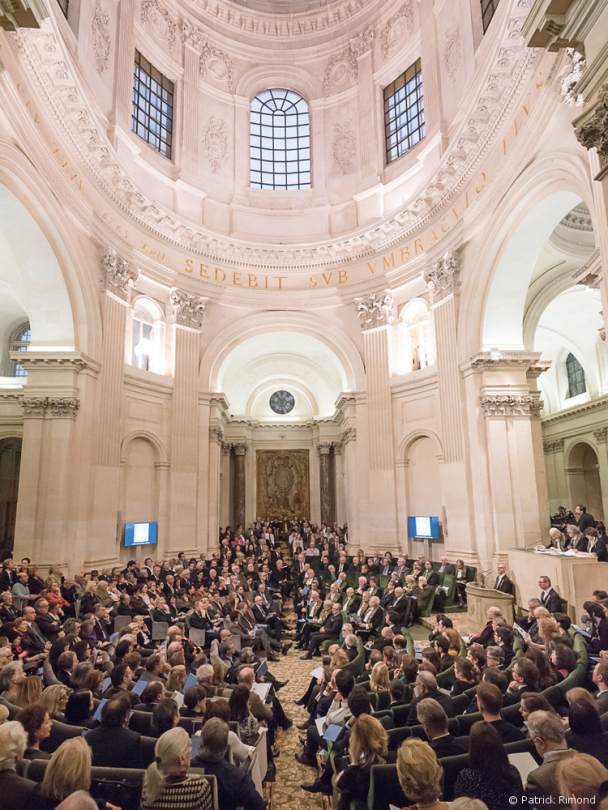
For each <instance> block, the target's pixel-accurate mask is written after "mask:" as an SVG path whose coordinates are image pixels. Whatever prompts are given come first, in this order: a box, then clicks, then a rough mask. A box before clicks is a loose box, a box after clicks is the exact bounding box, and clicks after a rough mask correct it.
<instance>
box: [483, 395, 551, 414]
mask: <svg viewBox="0 0 608 810" xmlns="http://www.w3.org/2000/svg"><path fill="white" fill-rule="evenodd" d="M479 402H480V404H481V407H482V409H483V413H484V416H485V417H486V419H487V418H493V417H494V418H495V417H506V416H523V417H527V418H528V419H540V412H541V410H542V408H543V402H542V400H541V399H540V395H538V396H535V395H534V392H531V393H530V394H525V395H522V394H509V393H489V392H487V391H484V390H483V389H482V393H481V396H480V397H479Z"/></svg>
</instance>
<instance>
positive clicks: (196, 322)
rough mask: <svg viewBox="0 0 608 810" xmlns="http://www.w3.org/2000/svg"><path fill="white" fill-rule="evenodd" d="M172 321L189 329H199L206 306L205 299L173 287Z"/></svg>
mask: <svg viewBox="0 0 608 810" xmlns="http://www.w3.org/2000/svg"><path fill="white" fill-rule="evenodd" d="M171 304H172V305H173V312H174V323H176V324H178V325H179V326H187V327H189V328H190V329H201V328H202V326H203V319H204V317H205V309H206V307H207V299H206V298H201V297H200V296H199V295H194V294H193V293H187V292H184V290H179V289H177V288H174V289H173V290H171Z"/></svg>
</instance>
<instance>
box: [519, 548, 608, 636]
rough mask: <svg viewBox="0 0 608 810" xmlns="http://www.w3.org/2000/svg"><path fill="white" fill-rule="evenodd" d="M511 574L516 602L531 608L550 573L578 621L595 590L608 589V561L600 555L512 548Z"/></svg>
mask: <svg viewBox="0 0 608 810" xmlns="http://www.w3.org/2000/svg"><path fill="white" fill-rule="evenodd" d="M508 573H509V577H510V579H511V580H512V582H513V583H514V584H515V603H516V604H517V605H519V606H520V607H521V608H522V609H523V610H527V609H528V599H534V598H537V599H540V588H539V585H538V580H539V578H540V577H541V576H548V577H549V579H550V580H551V585H552V587H553V588H555V590H556V591H557V592H558V594H559V595H560V596H561V598H562V599H565V600H566V602H567V603H568V615H569V616H570V618H571V619H572V620H573V621H576V622H578V621H579V620H580V615H581V613H583V612H584V611H583V603H584V602H586V601H587V600H588V599H591V594H592V593H593V591H594V590H599V589H601V590H608V563H601V562H598V560H597V557H596V556H595V555H593V556H592V557H578V556H576V557H573V556H569V555H566V554H556V553H550V552H546V551H545V552H537V551H534V550H527V549H523V548H512V549H510V550H509V572H508Z"/></svg>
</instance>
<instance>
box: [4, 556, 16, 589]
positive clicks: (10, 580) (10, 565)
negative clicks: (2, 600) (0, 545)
mask: <svg viewBox="0 0 608 810" xmlns="http://www.w3.org/2000/svg"><path fill="white" fill-rule="evenodd" d="M16 582H17V568H16V566H15V563H14V561H13V559H12V557H11V558H9V559H8V560H5V561H4V562H3V563H2V572H0V592H1V591H11V590H12V589H13V585H15V584H16Z"/></svg>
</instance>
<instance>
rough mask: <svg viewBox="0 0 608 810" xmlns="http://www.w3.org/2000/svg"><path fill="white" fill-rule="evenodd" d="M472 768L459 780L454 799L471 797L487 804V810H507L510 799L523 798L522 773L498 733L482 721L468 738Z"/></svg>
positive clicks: (461, 772)
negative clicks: (514, 797)
mask: <svg viewBox="0 0 608 810" xmlns="http://www.w3.org/2000/svg"><path fill="white" fill-rule="evenodd" d="M469 741H470V747H469V764H468V767H466V768H463V769H462V770H461V771H460V773H459V774H458V777H457V779H456V787H455V791H454V793H455V796H456V798H458V797H459V796H468V797H469V798H470V799H480V800H481V801H482V802H485V804H486V806H487V807H488V810H508V808H509V807H510V802H509V799H511V798H512V797H513V796H521V795H522V792H523V785H522V782H521V776H520V775H519V771H518V770H517V768H516V767H515V766H514V765H511V764H510V763H509V757H508V756H507V752H506V751H505V747H504V745H503V743H502V740H501V739H500V735H499V733H498V731H497V730H496V729H495V728H494V726H493V725H492V724H491V723H487V722H486V721H485V720H480V721H478V722H477V723H474V724H473V727H472V728H471V733H470V735H469Z"/></svg>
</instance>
